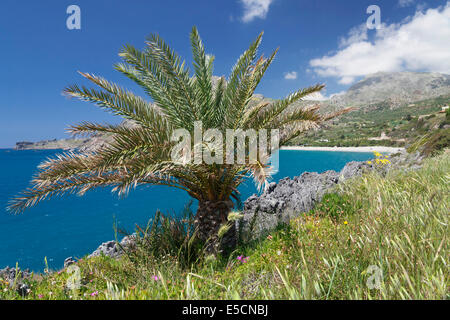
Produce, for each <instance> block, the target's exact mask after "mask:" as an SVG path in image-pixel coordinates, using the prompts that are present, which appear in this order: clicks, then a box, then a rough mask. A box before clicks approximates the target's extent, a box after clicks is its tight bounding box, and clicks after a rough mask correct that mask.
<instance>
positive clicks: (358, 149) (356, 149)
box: [280, 146, 405, 153]
mask: <svg viewBox="0 0 450 320" xmlns="http://www.w3.org/2000/svg"><path fill="white" fill-rule="evenodd" d="M280 150H296V151H338V152H367V153H370V152H374V151H376V152H379V153H397V152H403V151H405V148H398V147H385V146H367V147H302V146H285V147H281V148H280Z"/></svg>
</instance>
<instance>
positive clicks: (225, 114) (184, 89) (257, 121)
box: [9, 27, 345, 247]
mask: <svg viewBox="0 0 450 320" xmlns="http://www.w3.org/2000/svg"><path fill="white" fill-rule="evenodd" d="M261 39H262V33H261V34H260V35H259V36H258V37H257V38H256V40H255V41H254V42H253V43H252V44H251V45H250V47H249V48H248V50H247V51H245V52H244V53H243V54H242V55H241V56H240V57H239V59H238V60H237V63H236V65H235V66H234V67H233V69H232V71H231V75H230V76H229V78H228V80H225V79H224V78H223V77H222V78H220V79H219V80H218V81H216V80H213V79H216V78H215V77H213V61H214V57H212V56H209V55H207V54H206V53H205V48H204V46H203V43H202V40H201V39H200V36H199V34H198V31H197V29H196V28H195V27H194V28H193V29H192V32H191V34H190V40H191V45H192V54H193V67H194V74H193V76H192V75H191V72H190V71H189V69H188V68H187V67H186V66H185V62H184V61H182V60H181V58H180V57H179V56H178V55H177V54H176V53H175V52H174V51H173V50H172V49H171V48H170V47H169V46H168V45H167V44H166V43H165V42H164V41H163V40H162V39H161V38H160V37H159V36H158V35H151V36H150V37H149V38H148V39H147V42H146V47H145V49H143V50H138V49H136V48H134V47H132V46H129V45H127V46H125V47H124V48H123V50H122V51H121V52H120V54H119V55H120V57H121V58H122V59H123V62H122V63H119V64H116V65H115V69H116V70H117V71H119V72H120V73H122V74H124V75H125V76H126V77H128V78H129V79H131V80H133V81H134V82H135V83H137V84H138V85H139V86H140V87H141V88H142V89H143V90H144V91H145V92H146V93H147V94H148V95H149V96H150V98H151V99H152V100H153V103H151V102H149V101H147V100H145V99H144V98H141V97H139V96H137V95H135V94H133V93H132V92H131V91H128V90H126V89H124V88H122V87H120V86H119V85H117V84H114V83H112V82H109V81H107V80H106V79H104V78H101V77H98V76H95V75H92V74H88V73H81V75H82V76H84V77H85V78H87V79H88V80H90V81H91V82H93V83H94V84H95V85H96V86H97V87H99V88H100V90H98V89H91V88H87V87H84V86H82V87H79V86H77V85H73V86H69V87H67V88H66V89H65V90H64V92H65V94H67V95H68V96H70V97H76V98H79V99H81V100H83V101H88V102H93V103H94V104H96V105H98V106H99V107H101V108H104V109H106V110H107V111H109V112H112V113H113V114H115V115H118V116H121V117H123V118H125V119H126V120H131V121H127V122H128V123H130V122H131V123H132V124H133V125H131V126H130V125H126V124H124V123H122V124H119V125H104V124H97V123H90V122H83V123H81V124H79V125H75V126H71V127H70V128H69V132H70V133H72V134H74V135H93V134H99V133H101V134H107V135H109V136H110V137H111V139H110V140H109V142H108V143H107V145H106V146H103V147H101V148H100V149H98V150H95V151H90V152H87V151H86V152H66V153H63V154H60V155H57V156H56V157H55V158H50V159H48V160H47V161H45V162H44V163H42V164H40V166H39V172H38V173H37V175H36V176H35V177H34V179H33V180H32V184H33V185H32V186H31V187H30V188H28V189H27V190H25V191H24V192H23V194H21V195H20V196H19V197H17V198H15V199H13V200H12V202H11V204H10V206H9V209H10V210H12V211H14V212H15V213H20V212H22V211H24V210H25V209H26V208H28V207H31V206H33V205H35V204H36V203H38V202H39V201H41V200H43V199H48V198H51V197H53V196H57V195H58V196H61V195H64V194H70V193H78V194H79V195H83V194H84V193H85V192H87V191H88V190H90V189H93V188H97V187H113V189H112V190H113V191H116V192H118V194H119V195H125V194H127V193H128V191H129V190H130V188H134V187H136V186H138V185H166V186H171V187H175V188H179V189H182V190H185V191H186V192H187V193H188V194H189V195H190V196H191V197H193V198H195V199H197V200H198V202H199V206H198V211H197V213H196V224H197V227H198V236H199V238H200V239H202V240H208V239H210V240H211V239H213V240H211V243H214V244H217V243H218V241H217V239H218V238H217V233H218V230H219V229H220V227H221V226H223V225H224V224H225V223H226V221H227V216H228V213H229V212H230V210H231V209H232V207H233V200H238V199H239V193H238V191H237V189H238V186H239V185H240V183H241V182H242V181H243V179H245V178H246V177H247V176H249V175H252V176H253V177H254V178H255V180H256V181H257V182H258V184H259V185H262V184H263V183H265V182H267V180H268V179H269V178H270V166H269V162H268V161H267V159H258V161H257V162H256V163H248V164H215V163H213V164H206V163H201V164H198V163H197V164H196V163H184V164H182V163H179V162H177V161H173V159H172V157H171V151H172V149H173V147H174V145H175V142H174V141H172V139H171V134H172V132H173V131H174V130H175V129H177V128H184V129H186V130H188V131H189V132H190V133H193V130H194V122H196V121H201V122H202V125H203V129H208V128H216V129H219V130H220V131H221V132H225V130H226V129H243V130H247V129H250V128H252V129H254V130H256V131H259V130H261V129H274V128H276V129H279V131H280V141H279V144H280V145H281V146H282V145H284V144H286V143H287V142H288V141H290V140H291V139H293V138H295V137H297V136H299V135H300V134H301V133H302V132H304V131H305V130H307V129H310V128H314V127H317V126H318V125H319V124H320V123H322V122H323V121H326V120H328V119H331V118H333V117H335V116H337V115H338V114H341V113H343V112H345V110H344V111H341V112H339V113H334V114H328V115H322V114H319V113H318V107H316V106H315V107H309V108H300V107H294V108H292V104H293V103H294V102H296V101H299V100H302V99H303V98H305V97H306V96H308V95H310V94H313V93H316V92H319V91H320V90H321V89H322V88H323V87H324V86H323V85H315V86H312V87H309V88H306V89H301V90H298V91H296V92H294V93H292V94H291V95H289V96H288V97H287V98H285V99H281V100H274V101H270V102H269V101H266V100H263V101H259V102H258V101H257V102H256V103H255V101H254V100H255V99H253V93H254V91H255V89H256V87H257V85H258V84H259V82H260V81H261V79H262V77H263V75H264V73H265V71H266V70H267V68H268V67H269V65H270V64H271V63H272V61H273V60H274V58H275V55H276V53H277V51H278V49H277V50H275V51H274V52H273V53H272V54H271V55H270V56H269V57H268V58H264V57H263V56H261V57H260V58H257V49H258V47H259V45H260V43H261ZM234 232H235V230H234V226H233V227H231V228H230V230H229V231H228V233H227V235H228V239H234ZM230 241H232V240H230ZM215 246H216V247H217V245H215Z"/></svg>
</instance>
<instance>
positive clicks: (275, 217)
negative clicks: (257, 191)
mask: <svg viewBox="0 0 450 320" xmlns="http://www.w3.org/2000/svg"><path fill="white" fill-rule="evenodd" d="M421 160H422V158H421V157H420V155H418V154H414V155H409V154H407V153H406V152H403V153H399V154H397V155H394V156H393V157H392V158H391V159H390V161H391V164H389V165H385V166H383V167H382V168H379V167H376V166H375V165H374V164H368V163H367V162H357V161H353V162H349V163H348V164H347V165H346V166H345V167H344V168H343V169H342V170H341V171H340V172H335V171H326V172H323V173H317V172H305V173H303V174H302V175H300V176H298V177H295V178H293V179H290V178H284V179H281V180H280V181H279V182H278V183H275V182H272V183H271V184H270V185H269V186H268V188H267V189H266V190H265V191H264V193H263V194H261V195H260V196H256V195H253V196H251V197H250V198H248V199H247V200H246V201H245V202H244V210H243V218H242V219H241V220H239V221H238V222H237V229H238V230H240V232H239V234H240V235H241V236H242V237H244V239H243V240H249V239H256V238H258V237H261V236H262V235H264V234H265V233H267V232H269V231H271V230H273V229H275V228H276V227H277V226H278V225H279V224H283V223H288V222H289V221H290V220H291V219H292V218H294V217H297V216H299V215H300V214H302V213H304V212H308V211H310V210H311V209H313V208H314V206H315V204H316V203H318V202H320V201H321V199H322V197H323V196H324V195H325V194H326V193H327V192H329V191H330V190H331V189H332V188H333V187H335V186H336V185H337V184H338V183H341V182H343V181H345V180H347V179H349V178H353V177H357V176H360V175H362V174H363V173H364V172H366V171H369V170H373V169H374V168H375V167H376V168H377V170H379V171H380V173H381V174H385V173H386V172H387V171H389V170H390V169H391V168H403V169H405V170H407V169H417V168H419V167H420V163H421Z"/></svg>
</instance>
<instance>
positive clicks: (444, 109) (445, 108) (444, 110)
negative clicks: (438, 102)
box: [441, 106, 450, 113]
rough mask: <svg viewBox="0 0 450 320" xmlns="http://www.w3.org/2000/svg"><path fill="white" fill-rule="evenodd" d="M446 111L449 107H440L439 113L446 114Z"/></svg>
mask: <svg viewBox="0 0 450 320" xmlns="http://www.w3.org/2000/svg"><path fill="white" fill-rule="evenodd" d="M448 109H450V107H449V106H445V107H442V110H441V113H446V112H447V110H448Z"/></svg>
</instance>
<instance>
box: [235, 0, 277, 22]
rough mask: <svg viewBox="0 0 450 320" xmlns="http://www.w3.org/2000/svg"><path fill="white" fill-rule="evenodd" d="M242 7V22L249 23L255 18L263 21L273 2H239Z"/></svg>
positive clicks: (244, 0) (270, 0)
mask: <svg viewBox="0 0 450 320" xmlns="http://www.w3.org/2000/svg"><path fill="white" fill-rule="evenodd" d="M240 1H241V3H242V4H243V5H244V15H243V16H242V21H244V22H250V21H252V20H254V19H255V18H261V19H265V18H266V15H267V12H269V6H270V4H271V3H272V2H273V0H240Z"/></svg>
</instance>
